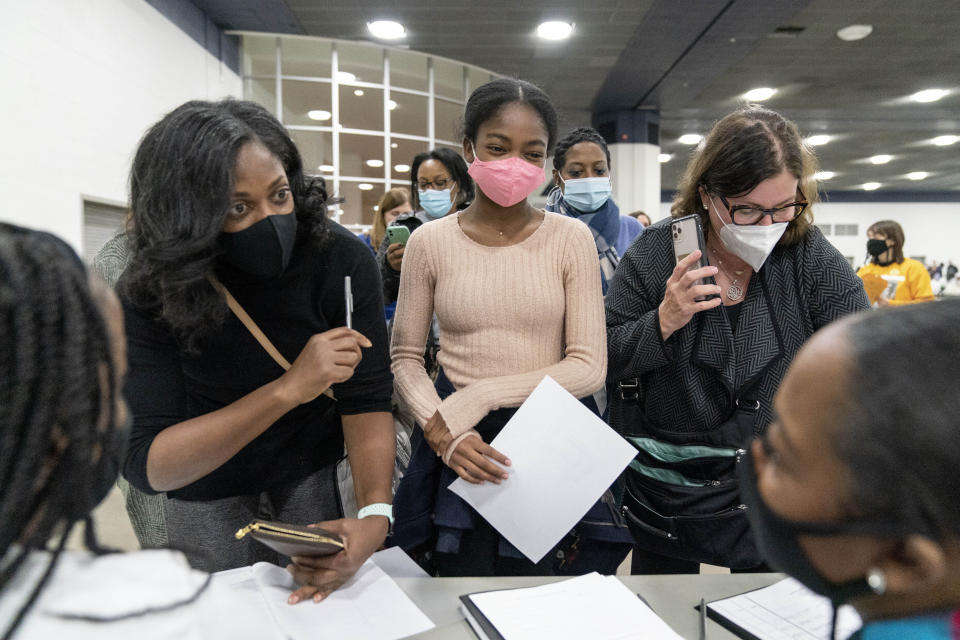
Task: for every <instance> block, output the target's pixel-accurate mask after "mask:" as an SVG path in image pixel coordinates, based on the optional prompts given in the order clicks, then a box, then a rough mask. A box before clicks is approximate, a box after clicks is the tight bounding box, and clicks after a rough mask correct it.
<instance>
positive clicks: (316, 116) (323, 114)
mask: <svg viewBox="0 0 960 640" xmlns="http://www.w3.org/2000/svg"><path fill="white" fill-rule="evenodd" d="M307 117H308V118H310V119H311V120H320V121H323V120H329V119H330V118H332V117H333V114H332V113H330V112H329V111H325V110H324V109H314V110H313V111H307Z"/></svg>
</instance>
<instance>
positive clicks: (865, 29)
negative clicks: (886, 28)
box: [837, 24, 873, 42]
mask: <svg viewBox="0 0 960 640" xmlns="http://www.w3.org/2000/svg"><path fill="white" fill-rule="evenodd" d="M871 33H873V25H872V24H851V25H850V26H847V27H844V28H843V29H840V30H839V31H837V37H838V38H840V39H841V40H844V41H846V42H853V41H854V40H863V39H864V38H866V37H867V36H868V35H870V34H871Z"/></svg>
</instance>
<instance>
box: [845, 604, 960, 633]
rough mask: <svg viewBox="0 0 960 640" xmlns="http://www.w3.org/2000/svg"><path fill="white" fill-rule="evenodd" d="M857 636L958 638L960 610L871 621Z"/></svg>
mask: <svg viewBox="0 0 960 640" xmlns="http://www.w3.org/2000/svg"><path fill="white" fill-rule="evenodd" d="M856 637H857V638H859V639H860V640H904V639H905V638H909V639H910V640H957V639H958V638H960V610H958V611H954V612H953V613H947V614H943V615H939V616H917V617H915V618H904V619H900V620H880V621H877V622H871V623H869V624H867V625H866V626H864V627H863V629H861V631H860V633H859V635H858V636H856Z"/></svg>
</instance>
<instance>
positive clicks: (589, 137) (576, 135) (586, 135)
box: [553, 127, 610, 171]
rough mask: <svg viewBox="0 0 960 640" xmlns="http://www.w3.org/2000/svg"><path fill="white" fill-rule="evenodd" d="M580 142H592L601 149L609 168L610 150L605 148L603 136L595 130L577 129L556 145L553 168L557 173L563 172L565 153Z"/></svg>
mask: <svg viewBox="0 0 960 640" xmlns="http://www.w3.org/2000/svg"><path fill="white" fill-rule="evenodd" d="M581 142H592V143H593V144H595V145H597V146H598V147H600V148H601V149H603V154H604V155H605V156H606V157H607V167H609V166H610V149H608V148H607V143H606V141H605V140H604V139H603V136H601V135H600V134H599V133H597V130H596V129H591V128H590V127H579V128H577V129H574V130H573V131H571V132H570V133H568V134H567V135H565V136H563V138H561V139H560V142H558V143H557V148H556V149H555V150H554V152H553V168H554V169H556V170H557V171H561V170H563V167H564V165H566V164H567V151H570V148H571V147H573V146H575V145H577V144H580V143H581Z"/></svg>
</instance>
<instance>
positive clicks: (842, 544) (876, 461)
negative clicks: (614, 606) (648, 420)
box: [740, 300, 960, 640]
mask: <svg viewBox="0 0 960 640" xmlns="http://www.w3.org/2000/svg"><path fill="white" fill-rule="evenodd" d="M958 317H960V300H951V301H948V302H943V303H938V304H933V305H919V306H911V307H909V308H902V309H891V310H888V311H883V312H877V313H867V314H858V315H856V316H853V317H851V318H849V319H846V320H841V321H839V322H837V323H835V324H833V325H830V326H829V327H827V328H826V329H824V330H823V331H821V332H820V333H818V334H817V335H815V336H814V337H813V338H812V339H811V340H810V341H809V343H808V344H807V345H806V346H804V348H803V349H802V350H801V351H800V353H799V354H798V355H797V357H796V359H795V360H794V361H793V364H792V365H791V367H790V370H789V371H788V372H787V375H786V376H785V377H784V379H783V384H782V385H781V386H780V389H779V391H778V392H777V395H776V399H775V401H774V406H775V408H776V411H777V414H778V415H777V417H776V418H775V420H774V422H773V423H772V424H771V425H770V427H769V429H767V431H766V432H765V434H764V435H763V437H762V438H761V439H760V440H758V441H755V442H754V443H753V445H752V447H751V450H750V453H749V454H748V455H747V456H746V458H745V459H744V464H743V465H742V469H741V478H740V480H741V495H742V496H743V500H744V502H745V503H746V505H747V507H748V511H747V512H748V516H749V518H750V521H751V525H752V528H753V533H754V536H755V537H756V540H757V544H758V546H759V547H760V550H761V551H762V552H763V554H764V556H765V557H766V560H767V562H768V563H769V564H770V565H771V566H773V567H774V568H776V569H779V570H781V571H784V572H786V573H788V574H789V575H791V576H793V577H794V578H796V579H797V580H799V581H800V582H802V583H803V584H805V585H806V586H807V587H809V588H810V589H812V590H813V591H816V592H817V593H820V594H822V595H825V596H827V597H829V598H830V600H831V601H832V602H833V604H834V605H835V606H839V605H840V604H842V603H847V602H849V603H850V604H852V605H853V606H854V607H856V609H857V610H858V611H859V613H860V615H861V617H863V619H864V621H865V625H864V628H863V629H862V630H861V632H860V636H859V637H861V638H862V639H863V640H879V639H886V638H891V639H892V638H923V639H928V638H929V639H937V638H945V639H946V638H951V639H956V638H960V509H958V508H957V496H958V495H960V474H958V473H957V467H958V466H960V429H958V428H957V416H960V395H957V393H956V389H955V385H956V380H957V377H958V376H960V365H958V362H957V354H958V353H960V332H958V331H957V330H956V323H957V318H958ZM891 362H894V363H896V366H895V367H891V366H890V363H891Z"/></svg>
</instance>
